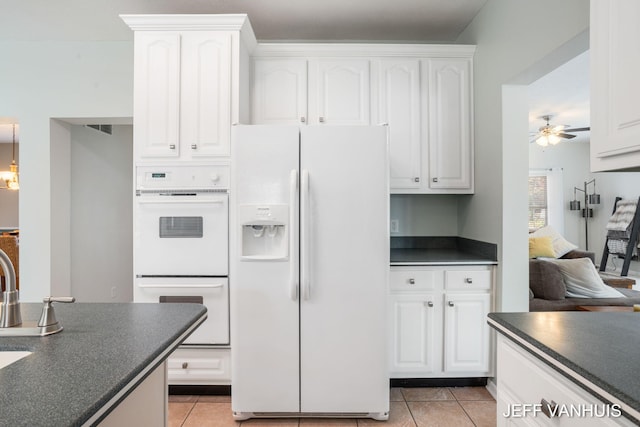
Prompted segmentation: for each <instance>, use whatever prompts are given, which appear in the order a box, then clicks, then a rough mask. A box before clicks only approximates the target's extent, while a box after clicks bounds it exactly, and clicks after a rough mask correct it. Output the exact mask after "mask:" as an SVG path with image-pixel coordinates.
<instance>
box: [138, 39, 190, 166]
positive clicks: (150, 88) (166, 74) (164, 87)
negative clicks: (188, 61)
mask: <svg viewBox="0 0 640 427" xmlns="http://www.w3.org/2000/svg"><path fill="white" fill-rule="evenodd" d="M134 58H135V71H134V106H133V110H134V111H133V116H134V119H135V120H134V124H135V126H134V127H133V130H134V141H135V144H134V145H135V147H136V157H142V158H145V157H178V156H179V154H180V153H179V149H178V132H179V124H178V120H179V117H180V113H179V100H180V34H178V33H173V32H167V33H165V32H156V31H149V32H146V31H136V32H135V47H134Z"/></svg>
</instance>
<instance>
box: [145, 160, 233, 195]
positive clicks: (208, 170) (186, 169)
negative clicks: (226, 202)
mask: <svg viewBox="0 0 640 427" xmlns="http://www.w3.org/2000/svg"><path fill="white" fill-rule="evenodd" d="M228 188H229V165H206V166H194V165H170V166H149V165H144V166H137V167H136V189H137V190H186V189H203V190H204V189H221V190H226V189H228Z"/></svg>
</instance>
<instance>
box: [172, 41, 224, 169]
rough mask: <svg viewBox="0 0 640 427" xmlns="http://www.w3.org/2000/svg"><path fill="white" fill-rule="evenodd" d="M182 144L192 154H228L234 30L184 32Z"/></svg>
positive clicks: (181, 109) (181, 101) (181, 113)
mask: <svg viewBox="0 0 640 427" xmlns="http://www.w3.org/2000/svg"><path fill="white" fill-rule="evenodd" d="M181 59H182V63H181V65H182V68H181V70H182V72H181V88H182V92H181V97H180V146H181V149H183V150H187V151H188V152H189V154H190V156H192V157H202V156H227V155H229V141H230V135H231V34H230V33H225V32H219V33H211V32H209V33H202V32H189V33H185V34H183V35H182V57H181Z"/></svg>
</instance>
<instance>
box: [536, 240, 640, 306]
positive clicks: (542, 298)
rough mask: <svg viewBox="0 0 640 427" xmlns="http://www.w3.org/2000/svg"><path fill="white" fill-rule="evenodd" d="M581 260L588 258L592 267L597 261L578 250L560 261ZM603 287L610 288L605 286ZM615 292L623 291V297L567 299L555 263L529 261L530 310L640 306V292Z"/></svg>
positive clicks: (588, 253) (592, 256) (560, 275)
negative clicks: (593, 306) (596, 306)
mask: <svg viewBox="0 0 640 427" xmlns="http://www.w3.org/2000/svg"><path fill="white" fill-rule="evenodd" d="M580 258H588V259H590V260H591V263H592V264H593V263H594V262H595V254H594V253H593V252H586V251H581V250H578V249H575V250H572V251H569V252H568V253H566V254H565V255H563V256H562V257H560V258H559V259H580ZM594 271H595V269H594ZM602 286H605V287H607V288H609V286H608V285H606V284H604V283H603V284H602ZM615 290H616V291H618V292H620V293H621V294H622V295H623V297H617V298H576V297H567V296H566V295H565V292H566V287H565V285H564V278H563V274H562V272H561V270H560V268H559V267H558V266H557V265H556V264H554V263H552V262H549V261H548V260H544V259H530V260H529V311H573V310H577V307H578V306H581V305H582V306H585V305H607V306H615V305H618V306H632V305H634V304H640V291H635V290H632V289H624V288H615Z"/></svg>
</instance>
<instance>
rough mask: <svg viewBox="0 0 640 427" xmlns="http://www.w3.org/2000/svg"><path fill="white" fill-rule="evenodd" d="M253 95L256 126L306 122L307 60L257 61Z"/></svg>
mask: <svg viewBox="0 0 640 427" xmlns="http://www.w3.org/2000/svg"><path fill="white" fill-rule="evenodd" d="M252 95H253V96H252V97H253V102H252V109H251V112H252V123H254V124H273V125H275V124H301V123H306V121H307V61H306V60H305V59H256V60H255V61H253V91H252Z"/></svg>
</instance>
